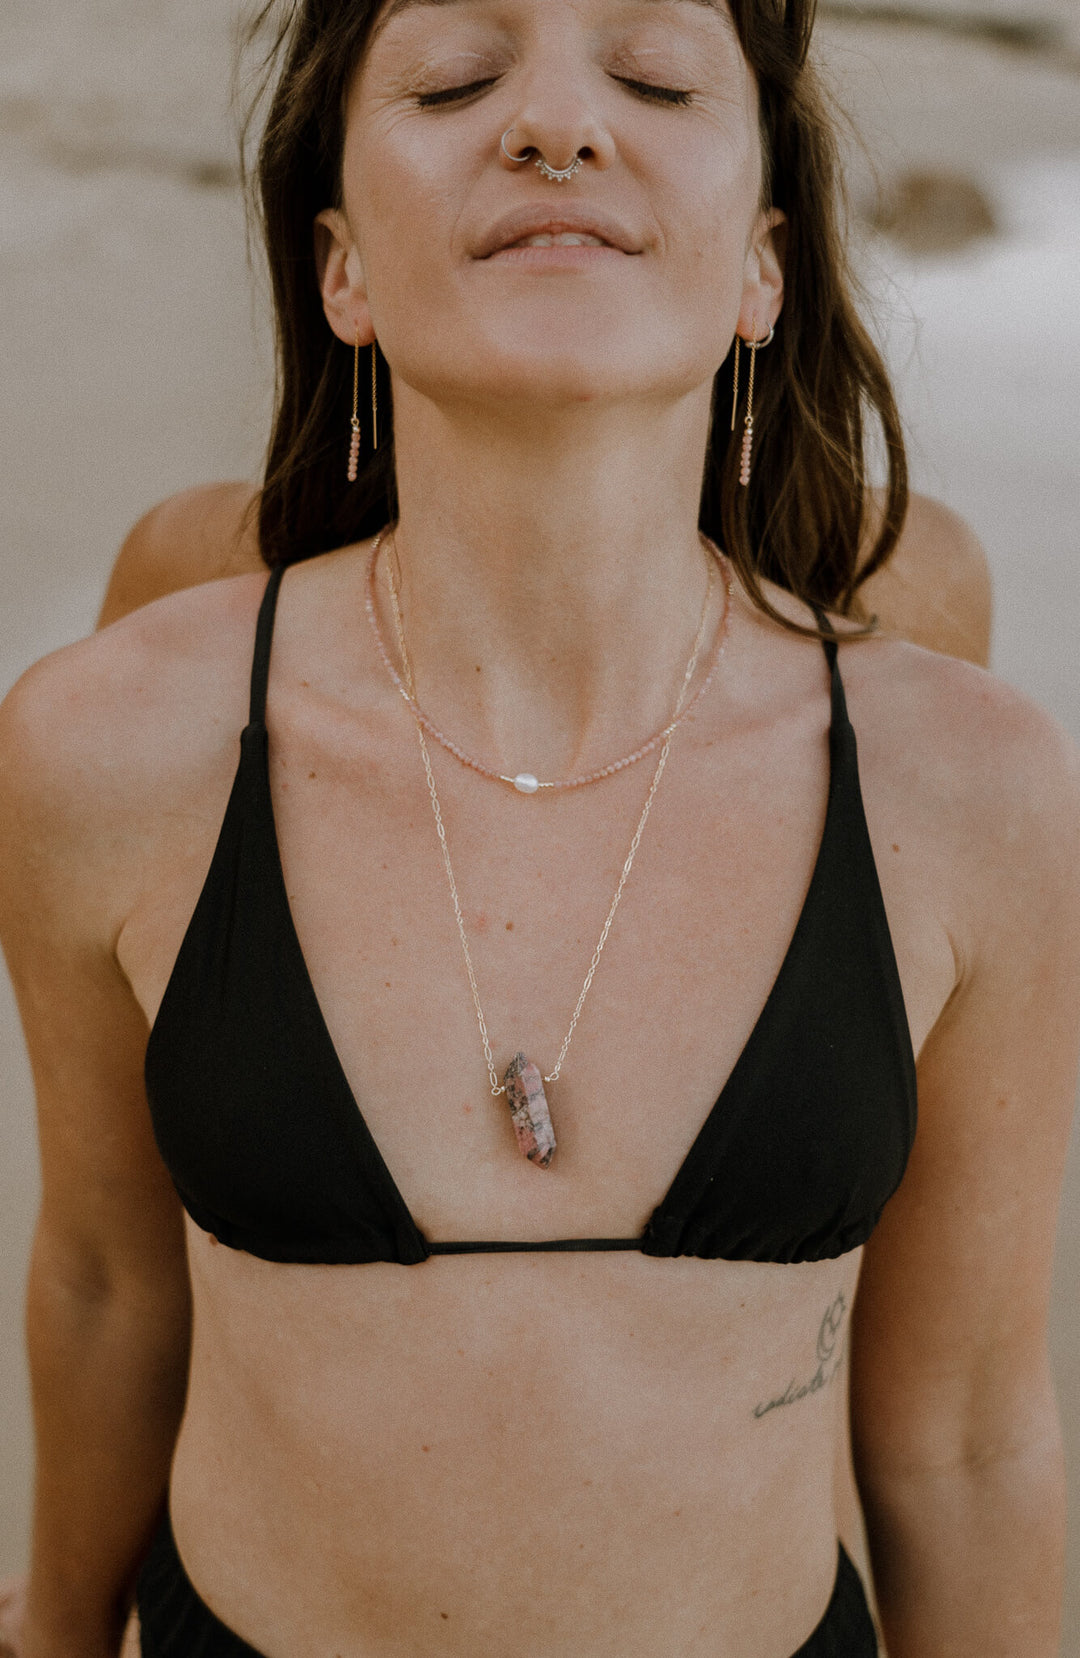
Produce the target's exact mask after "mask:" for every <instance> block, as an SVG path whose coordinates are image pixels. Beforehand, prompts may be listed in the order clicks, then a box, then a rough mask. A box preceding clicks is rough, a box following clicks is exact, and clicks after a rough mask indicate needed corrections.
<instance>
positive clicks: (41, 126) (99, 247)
mask: <svg viewBox="0 0 1080 1658" xmlns="http://www.w3.org/2000/svg"><path fill="white" fill-rule="evenodd" d="M239 11H240V3H239V0H3V6H2V9H0V363H2V365H3V366H2V372H0V561H2V585H0V593H2V600H0V691H3V690H4V689H6V687H7V686H8V685H9V684H10V683H11V682H12V680H13V679H14V678H15V677H16V676H17V674H18V673H19V672H20V671H21V670H22V669H23V668H24V667H25V666H26V665H27V664H28V663H29V662H31V661H32V660H33V659H34V658H35V657H37V656H39V655H41V654H42V653H43V652H45V651H46V650H49V649H51V648H53V647H54V646H56V645H59V644H61V643H63V642H65V641H66V640H69V639H71V638H74V637H75V636H77V635H78V634H80V633H82V632H84V631H86V630H87V629H89V627H90V626H91V625H92V622H93V617H94V612H95V609H96V606H97V604H98V602H99V601H100V598H101V595H102V592H103V589H104V582H105V576H106V572H107V570H108V567H109V564H110V562H111V560H112V558H113V556H114V553H115V550H116V547H117V545H118V543H119V541H120V539H121V538H122V536H123V534H124V532H125V530H126V528H127V527H128V526H129V524H130V523H131V522H132V521H133V520H134V518H135V517H137V516H138V514H139V513H140V512H142V511H143V510H144V509H145V508H146V507H148V506H149V505H150V504H151V503H152V502H153V501H154V500H156V499H157V498H159V497H160V496H162V495H164V494H167V493H169V492H170V491H172V490H175V489H178V488H180V487H182V486H184V485H187V484H192V483H197V482H200V481H204V480H208V479H213V478H220V477H231V476H244V475H252V476H254V475H255V474H256V472H257V469H258V463H259V455H260V449H261V445H262V442H263V439H264V434H265V430H266V417H267V409H268V395H269V393H268V376H269V360H270V354H269V349H268V345H267V339H266V333H265V327H264V322H263V311H264V306H263V296H262V293H261V290H260V286H259V283H258V281H257V280H256V279H254V278H253V277H252V275H251V273H250V272H249V269H248V265H247V260H246V252H245V242H244V229H243V213H242V208H241V203H240V198H239V192H238V189H237V184H236V170H235V161H234V152H235V144H234V139H233V121H232V117H231V115H230V113H229V87H230V75H231V65H232V57H233V48H234V31H235V25H236V19H237V16H238V14H239ZM822 13H823V15H822V19H821V23H820V26H819V45H818V50H819V55H820V56H821V57H822V59H823V60H824V62H825V64H826V65H827V68H828V72H829V75H830V77H831V79H832V81H833V84H834V85H835V87H836V90H837V93H838V95H839V97H840V99H841V102H842V103H843V104H844V106H845V107H846V108H847V109H848V110H849V111H850V112H851V114H852V115H853V117H854V121H855V127H856V129H857V130H858V132H859V133H860V135H861V139H862V147H860V146H858V145H856V144H855V143H854V142H852V147H851V159H850V174H851V183H852V191H853V196H854V199H855V202H856V204H857V206H858V208H859V209H860V221H859V232H858V234H859V242H860V259H861V262H862V267H863V270H864V272H865V277H866V281H867V285H868V288H869V290H870V292H871V294H872V296H873V298H874V300H875V307H876V311H877V316H878V319H879V327H880V332H881V337H882V339H883V341H884V343H885V346H886V350H887V353H888V356H889V359H890V362H891V364H892V366H893V369H894V372H895V374H896V377H897V381H898V385H899V388H900V393H901V402H902V407H903V409H904V412H905V415H906V419H907V423H908V428H909V432H910V436H911V440H912V455H913V462H914V472H915V483H916V487H918V488H922V489H925V490H927V491H929V492H930V493H933V494H936V495H938V496H940V497H942V498H943V499H944V500H946V501H948V502H949V503H950V504H951V505H953V506H954V507H956V508H957V509H958V510H959V511H960V512H962V513H963V514H964V515H965V516H966V517H967V518H968V519H969V520H970V522H971V523H972V524H973V525H974V527H975V529H976V530H977V531H978V533H979V534H980V536H981V537H982V539H983V541H984V543H985V545H986V547H987V549H988V551H989V554H990V559H991V563H992V567H993V574H994V583H995V591H996V596H997V615H996V626H995V637H994V664H995V667H996V669H997V671H998V672H999V673H1001V674H1002V675H1003V676H1004V677H1006V678H1007V679H1010V680H1012V681H1013V682H1014V683H1015V684H1017V685H1019V686H1021V687H1022V688H1023V689H1025V690H1026V691H1028V692H1029V693H1030V694H1031V695H1033V696H1035V697H1036V698H1038V700H1039V701H1040V702H1042V703H1043V704H1045V705H1046V706H1047V707H1048V708H1050V709H1051V710H1052V711H1053V712H1054V713H1055V714H1056V715H1057V717H1058V718H1059V719H1060V720H1062V721H1063V723H1064V724H1065V725H1066V726H1067V727H1069V729H1070V730H1071V731H1072V733H1073V735H1074V736H1075V737H1077V738H1078V739H1080V683H1078V675H1077V666H1076V665H1077V649H1076V643H1075V641H1076V639H1077V636H1078V633H1080V484H1078V463H1080V392H1078V386H1080V0H911V3H910V4H886V3H882V4H873V3H870V0H866V3H862V4H859V3H857V0H831V3H829V4H823V6H822ZM875 176H876V180H877V182H876V184H875ZM875 227H876V228H875ZM35 1201H36V1172H35V1148H34V1130H33V1117H32V1101H31V1093H30V1087H29V1081H28V1077H27V1071H26V1064H25V1059H24V1056H23V1051H22V1045H21V1040H20V1037H19V1033H18V1028H17V1023H16V1021H15V1017H14V1013H13V1010H12V1007H11V1001H10V994H9V991H8V987H7V983H6V980H5V979H3V976H2V972H0V1330H2V1332H3V1336H2V1340H0V1575H3V1574H4V1573H5V1572H8V1571H12V1570H15V1569H18V1568H20V1567H21V1566H22V1564H23V1562H24V1558H25V1549H26V1529H27V1501H28V1487H29V1474H30V1445H29V1433H28V1411H27V1402H26V1378H25V1367H24V1359H23V1352H22V1332H21V1320H22V1282H23V1276H24V1272H25V1264H26V1257H27V1251H28V1246H29V1238H30V1231H31V1226H32V1220H33V1213H34V1206H35ZM1078 1267H1080V1144H1078V1145H1077V1148H1076V1154H1075V1155H1074V1158H1073V1162H1072V1167H1071V1170H1070V1178H1069V1185H1068V1188H1067V1191H1066V1197H1065V1203H1064V1207H1063V1215H1062V1228H1061V1236H1060V1246H1059V1260H1058V1271H1057V1282H1056V1290H1055V1306H1054V1355H1055V1364H1056V1368H1057V1375H1058V1380H1059V1386H1060V1391H1061V1397H1062V1403H1063V1409H1064V1415H1065V1423H1066V1432H1067V1435H1068V1442H1069V1460H1070V1470H1071V1478H1072V1493H1073V1503H1072V1512H1073V1516H1074V1522H1073V1529H1072V1536H1071V1564H1070V1585H1069V1606H1068V1619H1069V1623H1068V1630H1069V1633H1068V1636H1067V1639H1066V1647H1065V1650H1066V1651H1068V1652H1077V1651H1080V1311H1078V1308H1077V1301H1076V1282H1077V1270H1078Z"/></svg>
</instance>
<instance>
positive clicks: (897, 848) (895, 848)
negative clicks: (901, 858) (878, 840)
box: [892, 841, 900, 852]
mask: <svg viewBox="0 0 1080 1658" xmlns="http://www.w3.org/2000/svg"><path fill="white" fill-rule="evenodd" d="M892 849H893V851H894V852H899V850H900V848H899V847H898V846H897V844H896V842H895V841H893V843H892Z"/></svg>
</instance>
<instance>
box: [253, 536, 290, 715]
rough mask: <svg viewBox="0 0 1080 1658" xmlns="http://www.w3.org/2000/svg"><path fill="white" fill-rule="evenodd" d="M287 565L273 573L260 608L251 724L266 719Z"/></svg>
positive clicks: (256, 636) (256, 633)
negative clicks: (276, 624)
mask: <svg viewBox="0 0 1080 1658" xmlns="http://www.w3.org/2000/svg"><path fill="white" fill-rule="evenodd" d="M285 570H286V566H285V565H284V564H279V565H278V566H277V568H276V569H275V570H272V571H271V572H270V580H269V581H268V582H267V584H266V592H265V593H264V594H263V600H262V604H261V605H260V606H259V621H258V625H257V627H256V629H255V656H254V660H253V661H252V664H251V713H250V715H249V719H250V723H251V724H252V725H262V723H263V721H264V720H265V718H266V687H267V684H268V683H269V679H270V647H271V645H272V644H273V642H274V616H275V615H276V613H277V601H278V591H279V589H280V587H281V578H282V576H283V575H284V574H285Z"/></svg>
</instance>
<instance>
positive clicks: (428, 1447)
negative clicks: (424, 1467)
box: [420, 1445, 431, 1451]
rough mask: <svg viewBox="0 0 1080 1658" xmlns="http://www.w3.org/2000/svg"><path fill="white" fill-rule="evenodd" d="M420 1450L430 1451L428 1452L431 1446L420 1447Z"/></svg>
mask: <svg viewBox="0 0 1080 1658" xmlns="http://www.w3.org/2000/svg"><path fill="white" fill-rule="evenodd" d="M420 1449H421V1450H422V1451H430V1450H431V1446H430V1445H421V1447H420Z"/></svg>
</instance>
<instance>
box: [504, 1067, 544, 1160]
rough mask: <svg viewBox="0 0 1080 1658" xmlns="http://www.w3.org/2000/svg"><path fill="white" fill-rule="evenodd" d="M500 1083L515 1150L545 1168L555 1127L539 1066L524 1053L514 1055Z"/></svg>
mask: <svg viewBox="0 0 1080 1658" xmlns="http://www.w3.org/2000/svg"><path fill="white" fill-rule="evenodd" d="M503 1086H504V1088H505V1089H506V1098H507V1102H508V1103H509V1106H510V1116H511V1118H512V1120H513V1124H514V1133H515V1134H516V1135H517V1143H518V1149H519V1151H521V1152H522V1154H523V1155H524V1156H525V1157H527V1158H528V1159H529V1162H530V1163H535V1164H536V1166H537V1168H540V1169H546V1168H547V1166H548V1164H549V1163H550V1162H551V1159H552V1158H553V1157H554V1155H555V1130H554V1129H553V1128H552V1126H551V1113H550V1111H549V1110H548V1102H547V1095H546V1094H545V1093H544V1079H543V1077H542V1076H541V1075H540V1067H539V1066H538V1065H534V1064H533V1062H532V1060H531V1059H526V1057H525V1055H524V1054H515V1055H514V1057H513V1059H512V1060H511V1061H510V1063H509V1065H508V1066H507V1067H506V1075H505V1076H504V1077H503Z"/></svg>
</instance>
